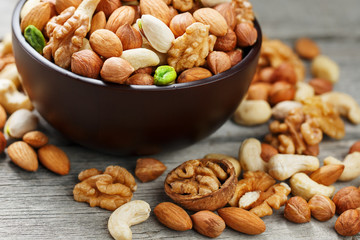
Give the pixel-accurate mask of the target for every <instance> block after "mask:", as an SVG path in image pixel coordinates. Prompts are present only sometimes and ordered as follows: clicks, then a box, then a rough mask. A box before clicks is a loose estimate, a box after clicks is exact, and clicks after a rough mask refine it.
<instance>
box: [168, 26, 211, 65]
mask: <svg viewBox="0 0 360 240" xmlns="http://www.w3.org/2000/svg"><path fill="white" fill-rule="evenodd" d="M209 29H210V26H209V25H204V24H202V23H199V22H196V23H193V24H191V25H190V26H189V27H187V28H186V32H185V33H184V34H183V35H182V36H180V37H178V38H176V39H175V40H174V41H173V44H172V46H171V48H170V50H169V51H168V55H169V56H168V63H169V65H170V66H172V67H174V68H175V70H176V71H177V72H181V71H183V70H185V69H189V68H193V67H198V66H202V65H204V64H205V63H206V60H205V58H206V57H207V56H208V54H209V52H210V50H211V49H213V47H214V45H213V43H214V44H215V42H214V39H213V38H214V37H210V38H209Z"/></svg>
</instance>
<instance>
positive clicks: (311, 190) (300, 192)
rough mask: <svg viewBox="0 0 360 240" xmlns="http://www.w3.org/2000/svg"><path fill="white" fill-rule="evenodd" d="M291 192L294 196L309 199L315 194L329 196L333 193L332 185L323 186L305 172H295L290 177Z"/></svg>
mask: <svg viewBox="0 0 360 240" xmlns="http://www.w3.org/2000/svg"><path fill="white" fill-rule="evenodd" d="M290 187H291V192H292V194H293V195H295V196H300V197H303V198H304V199H305V200H309V199H310V198H312V197H313V196H314V195H316V194H321V195H324V196H327V197H329V198H331V197H332V196H333V195H334V192H335V187H334V186H332V185H331V186H325V185H322V184H319V183H317V182H315V181H314V180H312V179H311V178H310V177H309V176H308V175H306V174H305V173H296V174H294V175H293V176H292V177H291V178H290Z"/></svg>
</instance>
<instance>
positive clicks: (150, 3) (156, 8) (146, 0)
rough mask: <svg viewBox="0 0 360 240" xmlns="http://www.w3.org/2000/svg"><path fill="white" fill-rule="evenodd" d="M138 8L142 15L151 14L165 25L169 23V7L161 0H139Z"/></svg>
mask: <svg viewBox="0 0 360 240" xmlns="http://www.w3.org/2000/svg"><path fill="white" fill-rule="evenodd" d="M140 10H141V14H142V15H144V14H149V15H152V16H154V17H156V18H157V19H160V20H161V21H162V22H164V23H165V24H166V25H169V23H170V20H171V14H170V9H169V7H168V5H167V4H166V3H165V2H164V1H163V0H141V1H140Z"/></svg>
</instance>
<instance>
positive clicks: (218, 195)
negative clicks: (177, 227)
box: [164, 159, 237, 211]
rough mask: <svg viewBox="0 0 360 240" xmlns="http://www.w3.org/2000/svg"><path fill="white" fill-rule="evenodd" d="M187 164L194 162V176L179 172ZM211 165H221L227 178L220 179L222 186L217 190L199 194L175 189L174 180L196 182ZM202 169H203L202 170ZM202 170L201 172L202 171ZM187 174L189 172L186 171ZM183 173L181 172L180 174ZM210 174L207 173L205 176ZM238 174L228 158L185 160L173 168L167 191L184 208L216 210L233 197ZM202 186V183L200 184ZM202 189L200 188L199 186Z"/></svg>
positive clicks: (167, 179) (165, 184) (169, 175)
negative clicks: (180, 191)
mask: <svg viewBox="0 0 360 240" xmlns="http://www.w3.org/2000/svg"><path fill="white" fill-rule="evenodd" d="M187 164H194V166H195V168H194V170H195V171H194V174H193V176H192V177H190V178H189V176H188V177H186V178H182V177H181V176H179V175H178V173H179V172H180V171H181V170H182V169H183V168H185V167H186V166H187ZM209 164H210V165H213V164H215V165H217V166H219V167H220V168H221V169H222V170H223V171H224V172H225V173H226V178H223V180H221V179H220V178H219V179H218V180H219V182H220V184H221V185H220V186H219V188H218V189H217V190H215V191H212V192H209V193H207V194H199V193H198V192H197V193H192V194H181V193H177V192H175V191H174V190H173V188H172V186H171V183H174V182H171V181H172V180H174V179H175V180H177V181H178V182H179V181H180V183H184V182H185V183H186V182H189V181H192V182H193V183H195V184H198V183H196V177H199V176H204V175H201V174H204V169H206V168H207V166H209ZM200 169H201V170H200ZM200 171H201V172H200ZM186 174H187V173H186ZM180 175H181V174H180ZM208 176H209V175H206V174H205V177H208ZM236 182H237V178H236V174H235V170H234V167H233V166H232V164H231V163H230V162H228V161H227V160H216V159H198V160H189V161H186V162H184V163H183V164H181V165H179V166H178V167H176V168H175V169H173V170H172V171H171V172H170V173H169V174H168V175H167V177H166V179H165V183H164V187H165V193H166V194H167V195H168V196H169V197H170V198H171V199H172V200H174V201H175V202H176V203H178V204H180V205H181V206H183V207H184V208H186V209H188V210H191V211H201V210H210V211H214V210H216V209H219V208H221V207H223V206H225V205H226V204H227V203H228V202H229V200H230V199H231V197H232V195H233V194H234V192H235V187H236ZM199 186H200V185H199ZM199 189H200V188H199Z"/></svg>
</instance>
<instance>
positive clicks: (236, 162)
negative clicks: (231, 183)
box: [204, 153, 241, 177]
mask: <svg viewBox="0 0 360 240" xmlns="http://www.w3.org/2000/svg"><path fill="white" fill-rule="evenodd" d="M204 158H212V159H219V160H228V161H229V162H231V163H232V165H233V167H234V169H235V174H236V177H239V176H240V173H241V167H240V162H239V160H237V159H235V158H233V157H231V156H229V155H226V154H221V153H209V154H206V155H205V157H204Z"/></svg>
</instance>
